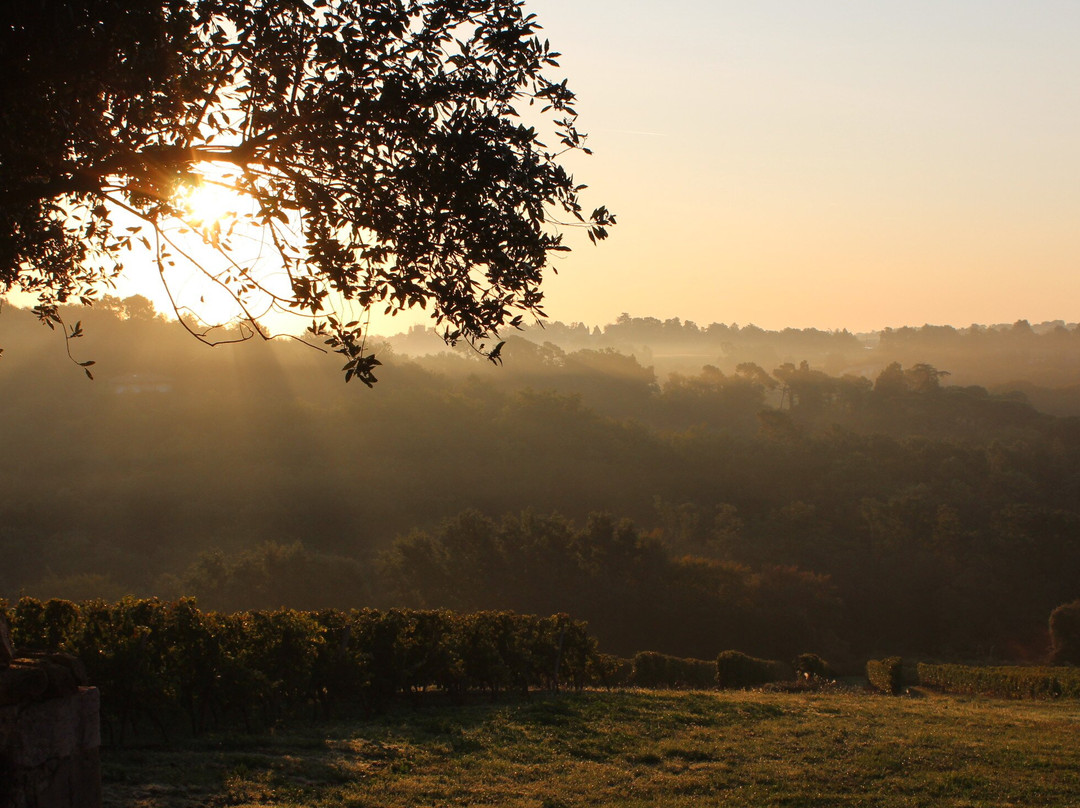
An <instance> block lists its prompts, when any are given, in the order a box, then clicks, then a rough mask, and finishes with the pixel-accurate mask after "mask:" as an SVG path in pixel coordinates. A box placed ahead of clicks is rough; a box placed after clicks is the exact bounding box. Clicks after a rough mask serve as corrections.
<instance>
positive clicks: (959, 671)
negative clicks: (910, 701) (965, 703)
mask: <svg viewBox="0 0 1080 808" xmlns="http://www.w3.org/2000/svg"><path fill="white" fill-rule="evenodd" d="M919 682H920V684H924V685H927V686H929V687H936V688H940V689H941V690H946V691H949V692H952V693H975V694H980V695H987V696H997V697H1000V698H1004V699H1047V698H1059V697H1064V698H1074V699H1075V698H1080V669H1077V668H1041V667H1021V666H1002V667H985V668H984V667H974V666H969V665H928V664H926V663H922V662H920V663H919Z"/></svg>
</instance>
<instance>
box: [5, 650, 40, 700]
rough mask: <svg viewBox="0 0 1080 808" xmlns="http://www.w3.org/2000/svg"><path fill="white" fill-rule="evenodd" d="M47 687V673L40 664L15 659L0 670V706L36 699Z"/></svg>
mask: <svg viewBox="0 0 1080 808" xmlns="http://www.w3.org/2000/svg"><path fill="white" fill-rule="evenodd" d="M48 689H49V674H48V673H47V672H46V671H45V669H44V668H43V667H41V666H40V665H35V664H29V665H27V664H23V663H21V662H20V661H19V660H16V661H14V662H13V663H12V664H11V665H10V667H8V668H7V669H5V670H0V706H4V705H11V704H24V703H27V702H31V701H37V700H39V699H41V698H42V697H43V696H44V695H45V692H46V691H47V690H48Z"/></svg>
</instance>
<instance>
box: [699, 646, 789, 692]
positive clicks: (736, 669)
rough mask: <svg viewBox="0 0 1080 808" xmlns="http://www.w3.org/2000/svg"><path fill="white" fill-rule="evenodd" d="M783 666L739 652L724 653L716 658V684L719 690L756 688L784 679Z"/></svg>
mask: <svg viewBox="0 0 1080 808" xmlns="http://www.w3.org/2000/svg"><path fill="white" fill-rule="evenodd" d="M784 673H785V672H784V666H783V665H781V664H780V663H779V662H776V661H775V660H771V659H758V658H757V657H752V656H750V655H748V654H744V653H742V652H741V651H724V652H723V653H722V654H720V656H718V657H717V658H716V684H717V686H718V687H720V688H721V689H727V688H739V687H757V686H758V685H764V684H768V683H769V682H776V681H779V680H780V679H783V678H785V676H784Z"/></svg>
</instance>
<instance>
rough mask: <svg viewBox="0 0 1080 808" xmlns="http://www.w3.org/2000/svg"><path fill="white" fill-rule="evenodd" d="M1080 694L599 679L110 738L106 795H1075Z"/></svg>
mask: <svg viewBox="0 0 1080 808" xmlns="http://www.w3.org/2000/svg"><path fill="white" fill-rule="evenodd" d="M1078 738H1080V701H1074V700H1062V701H1052V702H1043V701H1001V700H993V699H986V698H972V697H957V696H943V695H937V694H924V695H921V696H917V697H898V698H891V697H886V696H877V695H871V694H867V693H863V692H831V693H820V692H819V693H764V692H722V693H719V692H686V693H683V692H646V691H625V692H611V693H607V692H586V693H582V694H564V695H559V696H551V695H534V696H532V697H531V698H529V699H524V700H520V701H513V702H502V703H494V704H492V703H474V704H470V705H467V706H450V705H440V704H436V703H434V702H432V703H429V704H427V705H425V706H422V707H419V708H409V707H404V706H403V707H400V708H396V709H394V710H392V711H390V712H388V713H386V714H384V715H381V716H378V717H374V718H368V719H364V718H361V719H357V720H354V721H349V722H316V723H306V722H304V723H301V722H298V723H293V724H289V725H287V726H286V727H284V728H281V729H278V730H277V731H276V732H273V733H264V734H260V735H215V736H208V737H204V738H200V739H197V740H191V741H186V742H180V743H174V744H173V745H171V746H168V747H166V746H161V745H143V746H135V747H128V748H124V749H106V750H104V752H103V755H102V768H103V776H104V781H105V805H106V806H116V808H119V806H124V808H129V807H131V806H140V807H142V808H151V807H153V808H180V807H181V806H275V808H285V807H286V806H296V807H297V808H299V806H304V808H321V807H322V806H325V807H326V808H330V806H334V808H339V806H352V807H353V808H361V807H363V808H384V806H385V808H390V806H466V805H467V806H477V807H479V806H505V807H512V808H577V806H620V808H622V807H625V808H639V807H641V808H644V806H656V805H663V806H675V807H676V808H678V807H679V806H687V807H688V806H702V805H705V806H710V805H716V806H721V805H722V806H835V805H842V806H852V805H861V806H886V807H887V806H929V805H934V806H991V805H992V806H1033V805H1052V806H1076V805H1080V743H1078V742H1077V740H1078Z"/></svg>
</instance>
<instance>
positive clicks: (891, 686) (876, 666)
mask: <svg viewBox="0 0 1080 808" xmlns="http://www.w3.org/2000/svg"><path fill="white" fill-rule="evenodd" d="M866 678H867V679H869V680H870V686H871V687H872V688H874V690H879V691H881V692H882V693H889V694H891V695H893V696H895V695H897V694H898V693H900V692H901V691H902V690H903V689H904V668H903V660H902V659H900V657H896V656H891V657H885V659H871V660H869V661H867V663H866Z"/></svg>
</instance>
